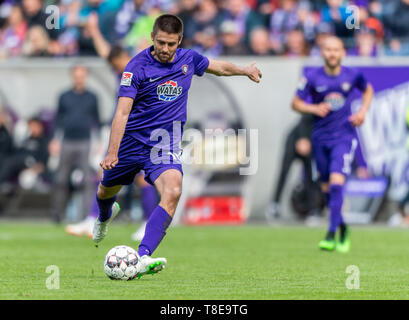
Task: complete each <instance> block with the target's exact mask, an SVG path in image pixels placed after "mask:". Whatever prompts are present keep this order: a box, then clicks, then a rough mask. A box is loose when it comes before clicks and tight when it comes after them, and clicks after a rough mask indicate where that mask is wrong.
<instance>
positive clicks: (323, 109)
mask: <svg viewBox="0 0 409 320" xmlns="http://www.w3.org/2000/svg"><path fill="white" fill-rule="evenodd" d="M330 111H331V106H330V105H329V104H328V103H326V102H321V103H319V104H317V105H315V107H314V114H315V115H317V116H319V117H321V118H323V117H325V116H326V115H327V114H328V113H330Z"/></svg>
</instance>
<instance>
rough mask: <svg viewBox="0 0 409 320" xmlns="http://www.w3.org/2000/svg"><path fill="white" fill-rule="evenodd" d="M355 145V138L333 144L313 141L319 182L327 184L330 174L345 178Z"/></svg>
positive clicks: (348, 172) (349, 170)
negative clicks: (338, 174) (341, 175)
mask: <svg viewBox="0 0 409 320" xmlns="http://www.w3.org/2000/svg"><path fill="white" fill-rule="evenodd" d="M357 145H358V140H357V139H356V138H353V139H348V140H343V141H333V142H317V141H313V143H312V146H313V155H314V160H315V163H316V166H317V170H318V172H319V173H320V180H321V182H328V181H329V176H330V174H331V173H341V174H343V175H345V176H348V175H349V174H350V173H351V165H352V161H353V160H354V156H355V150H356V148H357Z"/></svg>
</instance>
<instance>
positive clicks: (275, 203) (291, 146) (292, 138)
mask: <svg viewBox="0 0 409 320" xmlns="http://www.w3.org/2000/svg"><path fill="white" fill-rule="evenodd" d="M313 118H314V117H313V116H311V115H303V116H302V117H301V118H300V120H299V121H298V123H297V124H296V125H295V126H294V128H293V129H291V131H290V132H289V134H288V135H287V137H286V140H285V145H284V155H283V158H282V162H281V168H280V175H279V177H278V180H277V186H276V190H275V193H274V196H273V198H272V202H271V203H270V204H269V206H268V208H267V211H266V213H265V214H266V218H267V220H268V221H271V220H273V219H275V218H279V217H280V215H281V210H280V201H281V195H282V193H283V190H284V187H285V183H286V180H287V176H288V173H289V171H290V168H291V165H292V163H293V162H294V161H295V160H297V159H298V160H300V161H301V162H302V164H303V167H304V168H303V169H304V175H305V181H306V184H307V185H308V186H311V185H312V184H313V179H312V147H311V132H312V125H313ZM307 190H310V191H311V192H312V191H313V190H312V188H307ZM307 199H308V201H310V200H311V199H312V197H307ZM308 207H311V203H310V204H309V205H308ZM311 214H313V212H311Z"/></svg>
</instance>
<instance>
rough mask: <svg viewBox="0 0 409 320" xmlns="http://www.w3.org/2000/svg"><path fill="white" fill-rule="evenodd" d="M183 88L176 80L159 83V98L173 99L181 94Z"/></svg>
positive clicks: (164, 99)
mask: <svg viewBox="0 0 409 320" xmlns="http://www.w3.org/2000/svg"><path fill="white" fill-rule="evenodd" d="M182 89H183V88H182V87H181V86H178V83H177V82H176V81H173V80H168V81H166V82H163V83H161V84H160V85H158V88H157V91H156V92H157V93H158V98H159V100H163V101H173V100H175V99H176V98H177V97H179V96H180V95H181V93H182Z"/></svg>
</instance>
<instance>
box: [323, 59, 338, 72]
mask: <svg viewBox="0 0 409 320" xmlns="http://www.w3.org/2000/svg"><path fill="white" fill-rule="evenodd" d="M325 65H326V66H327V68H328V69H330V70H335V69H337V68H338V67H339V66H340V65H341V59H336V60H335V62H333V63H331V62H330V60H326V61H325Z"/></svg>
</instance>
